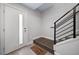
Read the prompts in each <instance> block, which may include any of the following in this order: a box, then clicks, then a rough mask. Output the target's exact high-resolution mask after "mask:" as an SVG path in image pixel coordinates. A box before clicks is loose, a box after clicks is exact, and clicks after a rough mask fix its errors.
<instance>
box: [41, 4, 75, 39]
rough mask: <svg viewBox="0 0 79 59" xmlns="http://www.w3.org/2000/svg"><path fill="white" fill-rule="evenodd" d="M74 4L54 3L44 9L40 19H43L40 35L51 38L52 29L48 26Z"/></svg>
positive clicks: (52, 24)
mask: <svg viewBox="0 0 79 59" xmlns="http://www.w3.org/2000/svg"><path fill="white" fill-rule="evenodd" d="M75 5H76V4H73V3H72V4H71V3H70V4H69V3H66V4H64V3H54V4H53V6H52V7H51V8H50V9H48V10H46V11H44V12H43V13H42V20H43V23H42V24H43V27H42V30H43V31H42V33H41V34H42V36H45V37H49V38H52V39H54V38H53V34H54V31H53V30H54V29H53V28H50V27H51V26H54V21H56V20H57V19H59V18H60V17H61V16H62V15H63V14H65V13H66V12H67V11H68V10H70V9H71V8H73V7H74V6H75Z"/></svg>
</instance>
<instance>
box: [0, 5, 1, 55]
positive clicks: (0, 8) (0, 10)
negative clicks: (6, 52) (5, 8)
mask: <svg viewBox="0 0 79 59" xmlns="http://www.w3.org/2000/svg"><path fill="white" fill-rule="evenodd" d="M0 13H1V4H0ZM0 54H1V14H0Z"/></svg>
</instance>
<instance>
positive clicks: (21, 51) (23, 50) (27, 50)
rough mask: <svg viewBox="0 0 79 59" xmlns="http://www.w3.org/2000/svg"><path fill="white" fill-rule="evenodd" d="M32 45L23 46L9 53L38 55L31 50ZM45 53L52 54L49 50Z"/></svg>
mask: <svg viewBox="0 0 79 59" xmlns="http://www.w3.org/2000/svg"><path fill="white" fill-rule="evenodd" d="M31 46H32V45H28V46H26V47H23V48H21V49H18V50H16V51H14V52H11V53H9V54H8V55H36V54H35V53H34V52H33V51H32V50H31ZM45 55H52V54H51V53H49V52H47V53H46V54H45Z"/></svg>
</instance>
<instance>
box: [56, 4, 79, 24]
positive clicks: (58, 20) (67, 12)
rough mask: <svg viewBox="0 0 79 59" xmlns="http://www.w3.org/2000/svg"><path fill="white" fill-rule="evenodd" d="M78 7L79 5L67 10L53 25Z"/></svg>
mask: <svg viewBox="0 0 79 59" xmlns="http://www.w3.org/2000/svg"><path fill="white" fill-rule="evenodd" d="M78 5H79V3H78V4H77V5H76V6H74V7H73V8H72V9H71V10H69V11H68V12H66V13H65V14H64V15H63V16H62V17H60V18H59V19H58V20H57V21H55V23H56V22H58V21H59V20H60V19H62V18H63V17H64V16H65V15H67V14H68V13H69V12H70V11H72V10H73V9H74V8H76V7H77V6H78Z"/></svg>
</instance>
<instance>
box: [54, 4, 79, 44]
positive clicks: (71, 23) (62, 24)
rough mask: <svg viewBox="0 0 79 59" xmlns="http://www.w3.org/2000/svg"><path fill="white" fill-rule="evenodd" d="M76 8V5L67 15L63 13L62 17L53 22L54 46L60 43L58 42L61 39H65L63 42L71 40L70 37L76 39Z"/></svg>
mask: <svg viewBox="0 0 79 59" xmlns="http://www.w3.org/2000/svg"><path fill="white" fill-rule="evenodd" d="M78 6H79V4H77V5H76V6H75V7H73V8H72V9H71V10H69V11H68V12H67V13H65V14H64V15H63V16H62V17H60V18H59V19H58V20H57V21H55V22H54V44H56V43H57V42H60V41H59V40H61V39H63V38H65V40H66V39H67V38H72V37H73V38H76V14H77V13H78V12H79V11H76V8H77V7H78ZM70 12H72V13H70ZM69 13H70V14H69ZM68 14H69V15H68ZM67 15H68V16H67ZM66 16H67V17H66ZM64 17H65V18H64ZM63 18H64V19H63ZM63 28H65V29H63ZM63 32H64V33H63ZM68 33H69V34H68ZM62 36H63V37H62ZM71 36H72V37H71ZM61 41H62V40H61Z"/></svg>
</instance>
